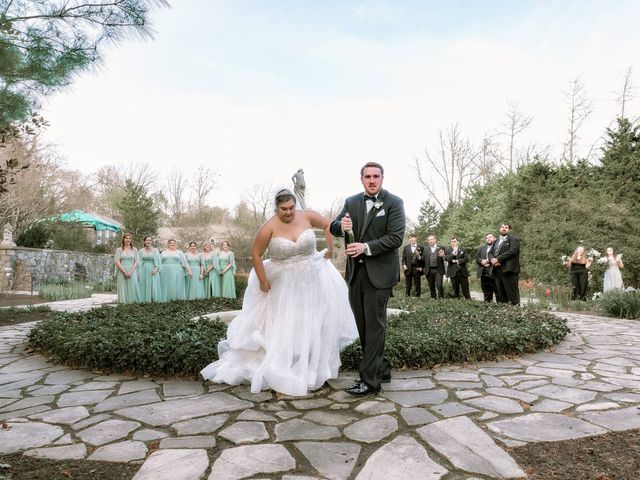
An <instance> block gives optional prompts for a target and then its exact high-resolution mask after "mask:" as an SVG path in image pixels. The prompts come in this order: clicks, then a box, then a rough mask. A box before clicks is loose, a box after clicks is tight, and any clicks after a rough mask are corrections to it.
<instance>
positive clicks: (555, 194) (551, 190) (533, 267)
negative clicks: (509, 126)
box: [438, 119, 640, 289]
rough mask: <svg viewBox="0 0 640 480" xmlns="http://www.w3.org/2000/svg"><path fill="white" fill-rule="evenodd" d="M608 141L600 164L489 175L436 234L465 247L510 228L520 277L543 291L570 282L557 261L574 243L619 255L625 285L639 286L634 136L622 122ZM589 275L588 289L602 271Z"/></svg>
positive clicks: (448, 213) (639, 189)
mask: <svg viewBox="0 0 640 480" xmlns="http://www.w3.org/2000/svg"><path fill="white" fill-rule="evenodd" d="M607 135H608V138H607V141H606V146H605V149H604V151H603V158H602V165H593V164H590V163H588V162H585V161H579V162H575V163H570V164H563V165H549V164H546V163H543V162H534V163H531V164H529V165H526V166H524V167H522V168H520V169H519V170H518V171H517V172H516V173H513V174H508V175H502V176H497V177H494V178H493V179H491V180H490V181H489V182H488V183H487V184H486V185H484V186H479V185H477V186H474V187H472V188H471V189H470V190H469V191H468V194H467V196H466V197H465V200H464V201H463V202H462V203H460V204H453V205H451V206H450V207H449V208H448V209H447V210H445V211H444V212H443V213H442V216H441V219H440V225H439V226H438V230H439V231H441V232H442V235H443V238H449V237H451V236H453V235H457V236H458V238H459V239H460V243H461V245H463V246H466V247H467V248H471V247H472V246H477V245H479V244H481V243H482V239H483V237H484V234H485V233H487V231H492V230H493V231H495V229H496V228H497V226H498V225H499V223H500V222H502V221H507V222H509V223H510V224H511V227H512V232H513V234H515V235H516V236H517V237H519V238H520V241H521V249H520V263H521V268H522V277H523V278H533V279H535V281H536V282H541V283H543V284H545V285H555V284H559V283H561V282H565V281H566V284H567V285H568V284H569V275H568V273H567V269H566V267H565V266H563V265H562V262H561V261H560V257H561V256H562V255H568V254H571V253H572V252H573V251H574V250H575V248H576V247H577V246H578V245H579V244H580V243H582V244H583V245H584V246H585V247H586V248H587V250H588V249H589V248H595V249H596V250H598V251H600V252H604V251H605V250H606V248H607V247H609V246H612V247H614V249H615V250H616V252H622V253H624V262H625V268H624V270H623V271H622V274H623V277H624V280H625V284H627V285H629V284H631V285H635V286H638V285H640V223H638V221H637V219H638V218H640V144H639V142H638V140H639V139H640V130H639V129H638V127H632V126H631V125H630V124H629V122H628V121H627V120H625V119H621V120H619V121H618V128H617V129H616V130H612V129H609V130H608V132H607ZM592 272H593V276H592V278H593V279H594V282H593V284H592V285H591V286H590V288H591V289H594V288H599V286H600V285H601V278H600V277H601V274H602V270H601V269H600V268H598V267H597V266H594V267H592Z"/></svg>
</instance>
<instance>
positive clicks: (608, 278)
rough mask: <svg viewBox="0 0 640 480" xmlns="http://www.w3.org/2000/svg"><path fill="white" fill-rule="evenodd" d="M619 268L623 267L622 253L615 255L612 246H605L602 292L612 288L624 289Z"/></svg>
mask: <svg viewBox="0 0 640 480" xmlns="http://www.w3.org/2000/svg"><path fill="white" fill-rule="evenodd" d="M621 268H624V264H623V263H622V254H619V255H617V256H616V254H615V252H614V250H613V248H612V247H609V248H607V269H606V270H605V271H604V285H603V287H602V291H603V292H606V291H608V290H611V289H614V288H622V289H624V283H622V273H620V269H621Z"/></svg>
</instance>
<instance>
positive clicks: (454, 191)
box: [414, 125, 479, 210]
mask: <svg viewBox="0 0 640 480" xmlns="http://www.w3.org/2000/svg"><path fill="white" fill-rule="evenodd" d="M438 140H439V145H438V156H437V157H434V156H432V155H431V154H430V153H429V151H428V150H427V149H425V165H424V166H423V165H421V162H420V160H418V158H417V157H416V158H415V164H414V168H415V170H416V173H417V174H418V181H419V182H420V184H421V185H422V186H423V187H424V189H425V190H426V192H427V193H428V194H429V196H430V197H431V198H432V199H433V200H434V201H435V202H436V204H437V206H438V207H439V208H440V210H444V209H445V208H446V207H447V205H449V204H450V203H455V202H460V201H461V200H462V198H463V196H464V190H465V188H466V187H467V186H468V185H470V184H471V183H473V182H474V181H475V180H476V179H477V178H478V176H479V169H478V158H479V152H478V150H477V149H475V148H474V147H473V145H472V144H471V142H470V141H469V139H468V138H464V137H463V136H462V133H461V132H460V129H459V128H458V125H454V126H452V127H450V128H449V130H448V131H447V132H446V134H445V133H444V132H443V131H442V130H440V132H439V135H438ZM434 177H435V179H436V180H438V181H434ZM443 190H444V198H443V196H442V193H443Z"/></svg>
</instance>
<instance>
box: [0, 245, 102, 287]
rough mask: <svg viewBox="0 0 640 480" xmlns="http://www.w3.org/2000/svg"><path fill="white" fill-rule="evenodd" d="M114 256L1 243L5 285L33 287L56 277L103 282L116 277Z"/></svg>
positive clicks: (0, 268) (1, 267) (0, 250)
mask: <svg viewBox="0 0 640 480" xmlns="http://www.w3.org/2000/svg"><path fill="white" fill-rule="evenodd" d="M113 262H114V256H113V255H108V254H97V253H85V252H71V251H67V250H44V249H39V248H24V247H0V273H1V274H2V276H3V278H2V279H0V283H1V286H2V288H3V289H13V290H29V289H31V287H32V286H33V287H34V288H36V287H38V286H39V285H42V284H43V283H46V282H47V281H51V280H55V279H65V280H74V279H77V280H83V281H84V280H86V281H87V282H90V283H94V282H103V281H106V280H109V279H111V278H113Z"/></svg>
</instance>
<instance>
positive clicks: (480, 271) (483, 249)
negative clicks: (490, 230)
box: [476, 243, 495, 278]
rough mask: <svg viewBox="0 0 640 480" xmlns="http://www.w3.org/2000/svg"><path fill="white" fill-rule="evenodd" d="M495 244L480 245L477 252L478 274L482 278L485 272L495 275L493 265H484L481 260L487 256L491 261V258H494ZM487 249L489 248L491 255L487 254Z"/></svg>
mask: <svg viewBox="0 0 640 480" xmlns="http://www.w3.org/2000/svg"><path fill="white" fill-rule="evenodd" d="M494 245H495V244H493V245H487V244H486V243H485V244H484V245H483V246H482V247H480V248H479V249H478V251H477V252H476V263H477V264H478V268H477V272H476V273H477V274H478V278H480V277H481V276H482V275H483V274H484V275H485V276H486V275H489V276H491V275H493V266H492V265H489V266H488V267H485V266H483V265H482V264H481V263H480V262H481V261H482V260H484V259H486V258H488V259H489V261H491V259H492V258H493V246H494ZM487 249H489V255H488V256H487Z"/></svg>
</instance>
